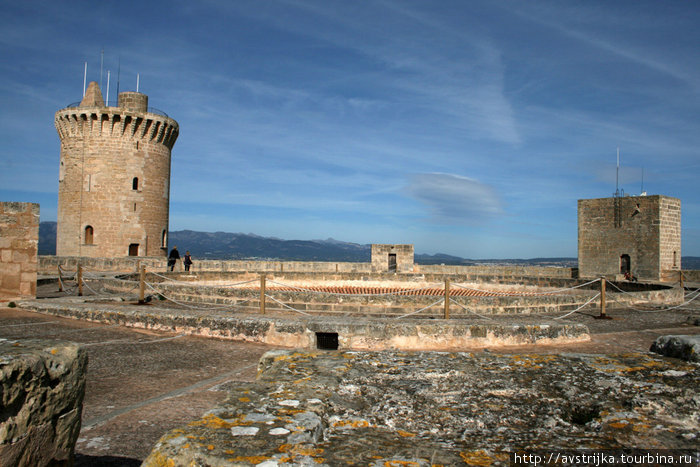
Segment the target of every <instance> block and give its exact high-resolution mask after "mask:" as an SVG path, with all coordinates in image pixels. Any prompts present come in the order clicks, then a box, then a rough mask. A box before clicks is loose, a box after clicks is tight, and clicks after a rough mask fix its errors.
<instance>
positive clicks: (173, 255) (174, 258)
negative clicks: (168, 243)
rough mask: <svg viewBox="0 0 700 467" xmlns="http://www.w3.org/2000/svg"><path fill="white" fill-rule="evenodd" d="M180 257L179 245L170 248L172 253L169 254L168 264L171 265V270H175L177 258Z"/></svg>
mask: <svg viewBox="0 0 700 467" xmlns="http://www.w3.org/2000/svg"><path fill="white" fill-rule="evenodd" d="M179 259H180V252H179V251H177V246H174V247H173V249H172V250H170V254H169V255H168V266H170V270H171V271H173V270H175V263H177V260H179Z"/></svg>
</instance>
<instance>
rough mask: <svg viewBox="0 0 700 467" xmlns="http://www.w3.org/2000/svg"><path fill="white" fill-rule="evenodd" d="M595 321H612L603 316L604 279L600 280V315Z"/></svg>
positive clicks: (608, 317) (605, 315)
mask: <svg viewBox="0 0 700 467" xmlns="http://www.w3.org/2000/svg"><path fill="white" fill-rule="evenodd" d="M595 318H596V319H612V318H611V317H610V316H608V315H607V314H605V277H601V278H600V315H599V316H596V317H595Z"/></svg>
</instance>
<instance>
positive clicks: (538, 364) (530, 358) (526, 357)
mask: <svg viewBox="0 0 700 467" xmlns="http://www.w3.org/2000/svg"><path fill="white" fill-rule="evenodd" d="M510 358H511V359H512V360H513V363H515V364H516V365H518V366H522V367H525V368H532V369H535V370H538V369H540V368H542V365H543V364H546V363H550V362H552V361H554V360H556V358H557V357H556V356H555V355H538V354H523V355H511V356H510Z"/></svg>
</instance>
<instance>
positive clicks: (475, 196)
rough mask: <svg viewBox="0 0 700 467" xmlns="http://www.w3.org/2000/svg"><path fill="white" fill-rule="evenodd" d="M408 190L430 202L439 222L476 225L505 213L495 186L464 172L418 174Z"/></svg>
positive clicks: (426, 202) (427, 203) (432, 211)
mask: <svg viewBox="0 0 700 467" xmlns="http://www.w3.org/2000/svg"><path fill="white" fill-rule="evenodd" d="M406 191H407V193H408V194H409V195H410V196H412V197H414V198H415V199H417V200H419V201H421V202H422V203H424V204H425V205H427V206H428V210H429V212H430V214H431V216H432V219H433V220H434V221H437V222H443V223H448V224H468V225H473V224H481V223H483V222H484V221H485V220H488V219H492V218H493V217H495V216H499V215H501V214H503V210H502V209H501V203H500V201H499V199H498V196H497V195H496V191H495V190H494V189H493V187H490V186H488V185H486V184H484V183H481V182H479V181H478V180H474V179H472V178H468V177H463V176H460V175H452V174H444V173H424V174H416V175H414V176H413V177H412V178H411V180H410V181H409V184H408V186H407V187H406Z"/></svg>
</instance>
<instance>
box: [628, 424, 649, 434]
mask: <svg viewBox="0 0 700 467" xmlns="http://www.w3.org/2000/svg"><path fill="white" fill-rule="evenodd" d="M632 429H633V430H634V431H636V432H637V433H642V432H645V431H649V429H651V425H647V424H645V423H636V424H634V425H633V426H632Z"/></svg>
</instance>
